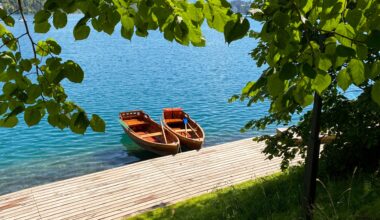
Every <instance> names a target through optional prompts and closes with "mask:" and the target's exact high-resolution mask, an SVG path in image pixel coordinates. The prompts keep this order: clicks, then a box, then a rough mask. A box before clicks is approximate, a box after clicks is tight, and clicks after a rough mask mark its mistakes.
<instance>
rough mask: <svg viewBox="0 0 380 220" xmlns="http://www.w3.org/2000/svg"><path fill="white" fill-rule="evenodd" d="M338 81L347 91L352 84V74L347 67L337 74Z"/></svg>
mask: <svg viewBox="0 0 380 220" xmlns="http://www.w3.org/2000/svg"><path fill="white" fill-rule="evenodd" d="M337 83H338V86H339V87H340V88H342V89H343V91H346V90H347V89H348V87H349V86H350V85H351V83H352V81H351V76H350V75H349V74H348V73H347V69H342V70H341V71H339V73H338V76H337Z"/></svg>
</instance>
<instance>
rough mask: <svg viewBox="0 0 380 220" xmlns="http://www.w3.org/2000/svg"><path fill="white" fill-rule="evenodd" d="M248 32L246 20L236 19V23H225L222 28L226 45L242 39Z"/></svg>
mask: <svg viewBox="0 0 380 220" xmlns="http://www.w3.org/2000/svg"><path fill="white" fill-rule="evenodd" d="M248 30H249V22H248V20H247V19H246V18H244V19H240V18H238V19H237V20H236V21H233V20H231V21H229V22H227V24H226V26H225V27H224V38H225V40H226V42H227V43H231V42H232V41H235V40H238V39H241V38H243V37H244V36H245V35H246V34H247V32H248Z"/></svg>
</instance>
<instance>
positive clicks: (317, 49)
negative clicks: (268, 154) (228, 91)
mask: <svg viewBox="0 0 380 220" xmlns="http://www.w3.org/2000/svg"><path fill="white" fill-rule="evenodd" d="M379 3H380V1H379V0H374V1H373V0H357V1H352V0H323V1H322V0H312V1H306V0H291V1H287V0H266V1H264V0H259V1H256V2H255V3H253V4H252V5H251V7H252V9H251V10H250V13H251V18H252V19H254V20H256V21H259V22H260V23H262V29H261V31H260V32H253V31H251V33H250V35H251V36H252V37H254V38H256V39H257V40H258V41H259V42H258V46H257V47H256V48H255V49H253V51H252V53H251V55H252V58H253V59H254V60H256V61H257V65H258V66H262V65H264V64H266V66H267V68H266V69H265V71H264V72H263V73H262V75H261V76H260V78H259V79H258V80H257V81H255V82H249V83H248V84H247V85H246V86H245V87H244V88H243V90H242V93H241V94H239V95H235V96H233V97H232V98H231V99H230V101H234V100H237V99H240V100H246V99H248V100H249V102H248V105H251V104H252V103H257V102H260V101H263V100H270V101H271V106H270V109H269V113H270V116H269V117H265V118H263V119H260V120H254V121H251V122H249V123H248V124H247V125H246V129H249V128H251V127H256V128H265V127H266V126H267V125H268V124H270V123H273V122H278V123H280V122H289V121H290V120H291V117H292V114H294V113H301V112H302V110H303V108H305V107H306V106H309V105H310V104H311V103H312V101H313V94H314V92H317V93H318V94H320V95H321V94H323V93H324V92H325V91H326V90H331V89H336V88H340V89H341V90H343V91H345V90H347V89H348V88H349V87H350V86H354V87H357V88H359V89H361V90H362V91H364V90H365V89H367V88H368V89H369V90H371V91H372V100H373V101H374V102H376V103H378V104H379V105H380V92H379V90H380V61H379V55H380V54H379V49H380V40H379V39H380V4H379Z"/></svg>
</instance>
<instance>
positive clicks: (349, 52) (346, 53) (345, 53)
mask: <svg viewBox="0 0 380 220" xmlns="http://www.w3.org/2000/svg"><path fill="white" fill-rule="evenodd" d="M355 54H356V52H355V50H354V49H352V48H351V47H346V46H343V45H338V46H337V47H336V55H337V56H340V57H353V56H355Z"/></svg>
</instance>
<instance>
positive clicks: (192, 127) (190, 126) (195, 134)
mask: <svg viewBox="0 0 380 220" xmlns="http://www.w3.org/2000/svg"><path fill="white" fill-rule="evenodd" d="M188 124H189V127H190V129H191V130H193V132H194V133H195V135H196V136H197V137H198V138H200V137H199V135H198V133H197V132H196V131H195V129H194V128H193V127H192V126H191V125H190V123H188Z"/></svg>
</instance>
